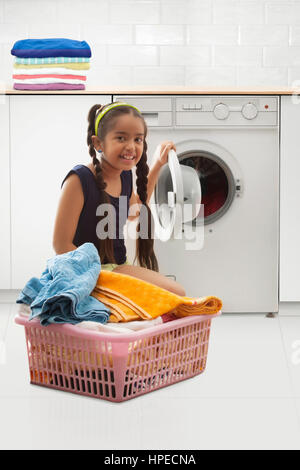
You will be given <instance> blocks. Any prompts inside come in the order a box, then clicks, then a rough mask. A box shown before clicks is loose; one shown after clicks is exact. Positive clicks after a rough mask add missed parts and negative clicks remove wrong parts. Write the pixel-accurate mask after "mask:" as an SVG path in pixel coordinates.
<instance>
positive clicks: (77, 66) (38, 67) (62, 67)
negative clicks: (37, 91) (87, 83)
mask: <svg viewBox="0 0 300 470" xmlns="http://www.w3.org/2000/svg"><path fill="white" fill-rule="evenodd" d="M13 67H14V71H15V72H16V73H28V72H31V71H32V72H34V71H35V70H41V71H43V73H47V72H44V71H45V70H49V71H50V70H55V71H56V73H57V70H66V71H68V70H70V69H71V70H76V71H77V70H78V71H79V72H80V71H82V70H89V69H90V64H75V62H74V63H71V62H70V63H69V64H34V65H26V64H16V63H14V66H13ZM27 70H28V72H27ZM23 71H24V72H23ZM38 73H39V72H38ZM49 73H50V72H49ZM65 73H66V72H65Z"/></svg>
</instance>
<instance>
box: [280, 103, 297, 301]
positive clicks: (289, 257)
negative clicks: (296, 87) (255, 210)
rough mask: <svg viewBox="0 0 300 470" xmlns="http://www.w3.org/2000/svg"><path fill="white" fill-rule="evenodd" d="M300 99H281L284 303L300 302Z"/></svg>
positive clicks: (282, 297)
mask: <svg viewBox="0 0 300 470" xmlns="http://www.w3.org/2000/svg"><path fill="white" fill-rule="evenodd" d="M299 131H300V98H299V97H297V96H282V97H281V142H280V147H281V168H280V285H279V293H280V301H281V302H297V301H300V277H299V267H300V208H299V203H300V154H299Z"/></svg>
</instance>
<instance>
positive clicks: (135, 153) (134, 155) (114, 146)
mask: <svg viewBox="0 0 300 470" xmlns="http://www.w3.org/2000/svg"><path fill="white" fill-rule="evenodd" d="M100 148H101V150H102V151H103V153H104V155H103V154H102V158H103V159H104V160H105V161H106V162H107V163H109V164H110V165H111V166H112V167H114V168H115V169H117V170H121V171H123V170H130V169H131V168H133V167H134V166H135V165H136V164H137V163H138V162H139V160H140V159H141V156H142V153H143V149H144V126H143V122H142V120H141V119H140V118H138V117H135V116H133V115H132V114H125V115H123V116H120V117H118V119H117V122H116V124H115V127H114V128H113V129H112V130H111V131H110V132H108V133H107V134H106V137H105V139H104V142H103V143H102V145H101V142H100Z"/></svg>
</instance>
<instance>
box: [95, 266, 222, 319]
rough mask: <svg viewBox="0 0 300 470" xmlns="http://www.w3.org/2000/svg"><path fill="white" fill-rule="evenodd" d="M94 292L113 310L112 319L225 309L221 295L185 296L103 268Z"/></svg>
mask: <svg viewBox="0 0 300 470" xmlns="http://www.w3.org/2000/svg"><path fill="white" fill-rule="evenodd" d="M91 295H92V296H93V297H95V298H96V299H98V300H99V301H101V302H103V303H104V305H106V306H107V307H108V308H109V309H110V311H111V315H110V317H109V320H108V321H109V322H114V323H117V322H127V321H132V320H140V319H143V320H151V319H152V318H157V317H158V316H161V315H163V314H165V313H170V312H172V313H173V314H174V315H175V316H176V317H185V316H189V315H205V314H215V313H217V312H219V311H220V310H221V308H222V301H221V300H220V299H219V298H218V297H213V296H206V297H200V298H193V297H183V296H180V295H176V294H173V293H172V292H169V291H167V290H166V289H162V288H161V287H158V286H156V285H154V284H151V283H149V282H146V281H142V280H141V279H137V278H135V277H132V276H129V275H127V274H120V273H115V272H110V271H101V273H100V276H99V278H98V280H97V284H96V286H95V288H94V290H93V291H92V292H91Z"/></svg>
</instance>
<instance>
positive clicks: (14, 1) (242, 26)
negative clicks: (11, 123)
mask: <svg viewBox="0 0 300 470" xmlns="http://www.w3.org/2000/svg"><path fill="white" fill-rule="evenodd" d="M38 37H39V38H43V37H44V38H45V37H69V38H72V39H79V40H83V39H84V40H86V41H87V42H88V43H89V44H90V46H91V49H92V59H91V69H90V71H89V73H88V81H87V86H91V87H97V86H114V85H115V86H122V85H124V86H137V87H139V86H152V85H153V86H160V85H161V86H172V85H174V86H180V85H186V86H229V87H232V86H246V87H247V86H268V85H270V86H276V85H278V86H281V85H282V86H285V85H291V84H292V83H293V81H295V80H299V79H300V0H294V1H291V0H0V80H1V81H2V82H3V81H4V82H6V84H7V85H8V86H11V84H12V79H11V75H12V63H13V60H14V57H13V56H12V55H11V54H10V50H11V48H12V45H13V44H14V42H15V41H17V40H19V39H26V38H38ZM298 77H299V78H298Z"/></svg>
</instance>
